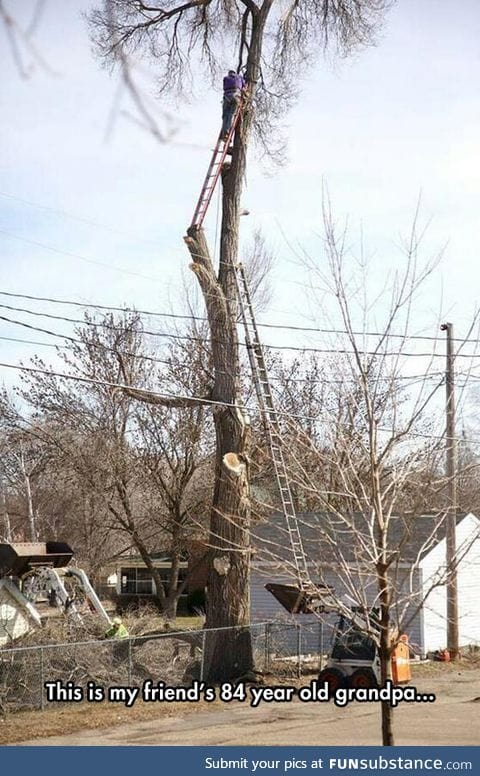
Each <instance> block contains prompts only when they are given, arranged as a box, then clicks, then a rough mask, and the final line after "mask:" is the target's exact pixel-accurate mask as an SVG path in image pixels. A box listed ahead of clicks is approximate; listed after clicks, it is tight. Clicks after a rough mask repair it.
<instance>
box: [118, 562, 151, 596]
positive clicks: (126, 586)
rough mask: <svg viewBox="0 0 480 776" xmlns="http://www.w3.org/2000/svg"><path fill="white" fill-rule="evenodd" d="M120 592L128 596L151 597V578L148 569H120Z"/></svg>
mask: <svg viewBox="0 0 480 776" xmlns="http://www.w3.org/2000/svg"><path fill="white" fill-rule="evenodd" d="M120 576H121V585H120V592H121V593H123V594H130V595H152V593H153V584H152V577H151V576H150V572H149V571H148V569H136V568H130V569H122V571H121V575H120Z"/></svg>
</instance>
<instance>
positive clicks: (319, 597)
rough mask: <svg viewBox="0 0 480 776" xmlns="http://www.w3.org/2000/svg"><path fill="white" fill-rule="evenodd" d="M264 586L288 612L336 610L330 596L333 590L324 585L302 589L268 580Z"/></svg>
mask: <svg viewBox="0 0 480 776" xmlns="http://www.w3.org/2000/svg"><path fill="white" fill-rule="evenodd" d="M265 587H266V589H267V590H268V592H269V593H271V594H272V595H273V596H274V597H275V598H276V599H277V601H278V602H279V603H281V604H282V606H283V607H284V608H285V609H286V610H287V612H290V614H314V613H315V612H316V613H320V612H323V613H327V612H332V611H336V610H337V605H336V603H335V600H334V599H333V597H332V592H333V590H332V588H330V587H327V586H325V585H319V586H315V585H312V588H311V590H302V589H301V588H300V587H297V586H296V585H281V584H279V583H277V582H269V583H268V585H265Z"/></svg>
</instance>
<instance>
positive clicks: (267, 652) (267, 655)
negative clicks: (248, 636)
mask: <svg viewBox="0 0 480 776" xmlns="http://www.w3.org/2000/svg"><path fill="white" fill-rule="evenodd" d="M270 625H271V623H269V622H266V623H265V661H264V662H265V669H264V670H265V671H270V641H271V639H270V635H271V634H270Z"/></svg>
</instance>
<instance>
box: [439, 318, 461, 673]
mask: <svg viewBox="0 0 480 776" xmlns="http://www.w3.org/2000/svg"><path fill="white" fill-rule="evenodd" d="M440 328H441V330H442V331H445V332H446V336H447V364H446V372H445V384H446V389H447V391H446V415H447V429H446V449H445V452H446V474H447V498H448V504H447V513H446V521H447V523H446V564H447V647H448V651H449V652H450V657H451V658H452V659H453V660H455V658H456V657H457V655H458V588H457V566H456V564H457V558H456V554H457V548H456V522H457V440H456V438H455V372H454V361H455V355H454V352H453V324H451V323H443V324H442V325H441V327H440Z"/></svg>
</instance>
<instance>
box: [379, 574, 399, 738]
mask: <svg viewBox="0 0 480 776" xmlns="http://www.w3.org/2000/svg"><path fill="white" fill-rule="evenodd" d="M377 573H378V587H379V598H380V648H379V657H380V679H381V685H382V687H385V682H386V681H387V679H390V680H392V663H391V638H390V595H389V585H388V576H387V569H386V567H385V565H384V564H379V567H378V571H377ZM381 704H382V744H383V746H394V743H395V742H394V738H393V706H392V705H391V703H390V702H389V701H382V702H381Z"/></svg>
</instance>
